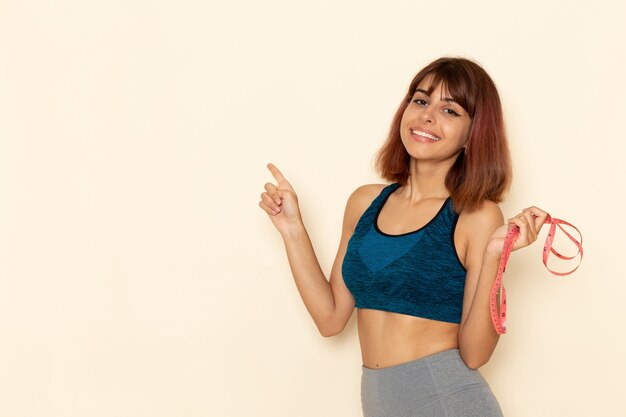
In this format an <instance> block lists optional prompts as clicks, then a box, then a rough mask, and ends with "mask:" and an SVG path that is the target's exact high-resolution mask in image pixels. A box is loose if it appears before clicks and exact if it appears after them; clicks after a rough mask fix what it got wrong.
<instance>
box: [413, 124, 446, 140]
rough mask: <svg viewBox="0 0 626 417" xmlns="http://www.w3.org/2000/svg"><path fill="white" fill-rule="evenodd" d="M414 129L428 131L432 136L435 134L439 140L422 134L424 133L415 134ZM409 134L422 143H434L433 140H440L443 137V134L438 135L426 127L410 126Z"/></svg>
mask: <svg viewBox="0 0 626 417" xmlns="http://www.w3.org/2000/svg"><path fill="white" fill-rule="evenodd" d="M414 130H415V131H419V132H424V133H426V134H428V135H431V136H435V137H437V138H439V140H433V139H431V138H429V137H426V136H422V135H418V134H414V133H413V131H414ZM409 135H411V137H412V138H413V139H415V140H416V141H418V142H422V143H433V142H439V141H440V140H441V139H442V138H441V136H438V135H436V134H435V133H433V132H432V131H430V130H428V129H424V128H422V127H410V128H409Z"/></svg>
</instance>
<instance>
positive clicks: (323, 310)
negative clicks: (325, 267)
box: [283, 224, 335, 335]
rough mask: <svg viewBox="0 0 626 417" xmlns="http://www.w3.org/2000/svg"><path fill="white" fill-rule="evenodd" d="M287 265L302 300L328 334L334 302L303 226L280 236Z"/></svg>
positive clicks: (323, 331) (316, 322) (329, 287)
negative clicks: (285, 253) (285, 252)
mask: <svg viewBox="0 0 626 417" xmlns="http://www.w3.org/2000/svg"><path fill="white" fill-rule="evenodd" d="M283 241H284V244H285V250H286V251H287V258H288V260H289V266H290V267H291V272H292V274H293V278H294V281H295V283H296V287H297V288H298V292H299V293H300V296H301V297H302V301H303V302H304V305H305V307H306V309H307V310H308V312H309V314H310V315H311V317H312V318H313V321H314V322H315V325H316V326H317V328H318V329H319V331H320V333H322V334H323V335H325V334H330V333H332V329H331V328H332V318H333V313H334V311H335V299H334V295H333V291H332V288H331V286H330V284H329V282H328V280H327V279H326V277H325V276H324V272H323V271H322V268H321V267H320V264H319V261H318V260H317V256H316V255H315V250H314V249H313V245H312V243H311V239H310V238H309V235H308V233H307V231H306V228H305V227H304V225H303V224H300V225H299V226H297V227H293V228H292V229H291V230H290V232H289V233H287V234H285V235H283Z"/></svg>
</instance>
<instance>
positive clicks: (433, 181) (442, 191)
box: [401, 158, 456, 203]
mask: <svg viewBox="0 0 626 417" xmlns="http://www.w3.org/2000/svg"><path fill="white" fill-rule="evenodd" d="M454 161H456V158H451V159H450V160H448V161H443V162H442V161H437V162H431V161H418V160H416V159H414V158H411V162H410V174H409V176H408V178H407V183H406V184H405V186H404V189H403V190H402V192H401V194H402V195H403V197H405V198H407V199H409V202H410V203H417V202H419V201H421V200H425V199H429V198H447V197H448V196H449V195H450V192H449V191H448V189H447V188H446V176H447V175H448V171H450V168H451V167H452V165H453V164H454Z"/></svg>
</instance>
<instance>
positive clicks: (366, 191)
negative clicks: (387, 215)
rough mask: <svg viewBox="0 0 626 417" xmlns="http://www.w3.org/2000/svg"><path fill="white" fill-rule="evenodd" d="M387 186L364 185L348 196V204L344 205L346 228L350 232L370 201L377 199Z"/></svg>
mask: <svg viewBox="0 0 626 417" xmlns="http://www.w3.org/2000/svg"><path fill="white" fill-rule="evenodd" d="M387 185H388V184H365V185H361V186H360V187H358V188H357V189H356V190H354V191H353V192H352V194H350V197H349V198H348V203H347V204H346V214H345V220H346V224H345V226H346V227H349V228H350V229H351V230H353V229H354V226H356V223H357V221H358V220H359V218H360V217H361V216H362V215H363V213H364V212H365V210H367V208H368V207H369V206H370V204H372V201H374V199H375V198H376V197H378V196H379V195H380V193H381V191H382V190H383V188H385V187H386V186H387Z"/></svg>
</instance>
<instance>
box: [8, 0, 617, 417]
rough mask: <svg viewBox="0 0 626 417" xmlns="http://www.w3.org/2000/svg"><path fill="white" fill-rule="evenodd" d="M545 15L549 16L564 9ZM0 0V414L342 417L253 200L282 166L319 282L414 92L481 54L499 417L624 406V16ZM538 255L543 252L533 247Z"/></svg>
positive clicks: (508, 6)
mask: <svg viewBox="0 0 626 417" xmlns="http://www.w3.org/2000/svg"><path fill="white" fill-rule="evenodd" d="M559 4H560V5H559ZM563 5H564V3H563V2H560V3H557V2H555V1H537V0H532V1H526V2H515V3H511V2H496V1H484V0H483V1H473V2H465V1H458V2H456V1H450V2H434V1H431V2H417V1H402V2H399V1H395V2H394V1H392V2H391V5H384V6H383V3H382V2H378V1H377V2H373V1H369V2H364V1H343V2H341V1H339V2H338V1H328V0H323V1H317V2H312V1H309V2H300V1H287V0H268V1H262V2H260V1H252V0H247V1H240V2H230V3H226V2H224V3H215V4H211V3H207V2H205V1H189V0H186V1H176V2H174V1H163V0H161V1H158V0H157V1H147V0H130V1H129V0H125V1H120V0H117V1H77V0H65V1H63V0H59V1H55V2H46V1H37V0H31V1H19V2H17V1H14V2H9V1H2V2H0V416H2V417H5V416H6V417H17V416H23V417H31V416H37V417H41V416H54V417H56V416H59V417H60V416H63V417H71V416H77V417H78V416H80V417H84V416H89V417H97V416H107V417H108V416H119V417H122V416H150V417H159V416H237V417H239V416H272V417H278V416H301V417H306V416H319V415H324V416H355V417H356V416H359V415H360V399H359V380H360V365H361V362H360V355H359V349H358V344H357V335H356V326H355V323H354V318H353V320H352V321H351V323H350V325H349V326H348V328H347V330H346V331H345V333H344V334H342V335H340V336H338V337H336V338H331V339H323V338H321V337H320V336H319V335H318V334H317V331H316V329H315V327H314V325H313V323H312V320H311V319H310V318H309V317H308V315H307V313H306V310H305V309H304V306H303V305H302V303H301V301H300V299H299V297H298V294H297V291H296V289H295V286H294V284H293V282H292V278H291V275H290V272H289V267H288V264H287V261H286V256H285V255H284V249H283V245H282V241H281V239H280V237H279V235H278V233H276V232H275V230H273V227H272V225H271V223H270V221H269V220H268V219H267V218H266V217H267V216H266V215H265V214H264V213H263V212H262V211H261V210H260V209H259V208H258V206H257V202H258V200H259V194H260V193H261V192H262V191H263V184H264V183H265V182H267V181H270V180H271V179H272V178H271V175H270V174H269V172H268V171H267V170H266V168H265V164H266V163H267V162H274V163H275V164H277V165H278V166H279V167H280V168H281V169H282V171H283V172H284V174H285V175H286V176H287V177H288V179H290V181H291V182H292V184H293V185H294V187H295V188H296V190H297V191H298V194H299V197H300V201H301V205H302V210H303V211H304V216H305V221H306V224H307V226H308V228H309V232H310V234H311V236H312V239H313V241H314V245H315V248H316V250H317V254H318V257H319V259H320V262H321V264H322V265H323V267H324V269H325V271H326V272H329V271H330V266H331V264H332V261H333V258H334V255H335V251H336V247H337V244H338V242H339V233H340V226H341V219H342V215H343V209H344V206H345V202H346V199H347V197H348V195H349V194H350V193H351V192H352V190H353V189H354V188H356V187H357V186H358V185H361V184H363V183H368V182H381V180H380V179H378V178H377V176H376V175H375V173H374V172H373V170H372V159H373V155H374V154H375V152H376V150H377V149H378V147H379V146H380V145H381V144H382V141H383V139H384V136H385V133H386V131H387V129H388V126H389V122H390V120H391V117H392V115H393V112H394V110H395V108H396V106H397V104H398V102H399V100H400V98H401V97H402V95H403V94H404V91H405V88H406V87H407V85H408V83H409V81H410V79H411V78H412V76H413V75H414V73H415V72H416V71H417V70H419V69H420V68H421V67H422V66H423V65H425V64H426V63H428V62H430V61H431V60H433V59H435V58H437V57H439V56H442V55H461V56H465V57H470V58H473V59H475V60H477V61H478V62H480V63H482V64H483V65H484V67H485V68H486V69H487V70H488V71H489V73H490V74H491V75H492V77H493V78H494V80H495V81H496V83H497V85H498V87H499V89H500V92H501V95H502V98H503V102H504V107H505V116H506V121H507V125H508V131H509V134H510V141H511V148H512V155H513V160H514V167H515V180H514V185H513V189H512V192H511V194H510V197H509V198H508V200H507V201H506V203H504V204H503V206H502V207H503V210H504V213H505V215H513V214H515V213H516V212H517V211H518V210H519V209H521V208H523V207H527V206H528V205H530V204H536V205H538V206H540V207H544V208H545V209H547V210H548V211H550V212H551V213H552V214H553V215H555V216H556V217H562V218H565V219H567V220H570V221H572V222H573V223H575V224H576V225H577V226H578V227H579V228H580V229H581V230H582V231H583V233H584V236H585V241H584V244H585V250H586V255H585V259H584V261H583V264H582V266H581V268H580V270H579V271H578V272H577V273H576V274H575V275H573V276H570V277H566V278H557V277H553V276H551V275H550V274H549V273H548V272H547V271H546V270H545V269H544V268H543V266H542V264H541V262H540V252H541V249H540V245H539V244H537V245H535V246H533V247H532V248H529V249H526V250H524V251H521V252H516V253H515V254H514V256H513V257H512V259H511V262H510V265H509V268H508V272H507V276H506V285H507V290H508V296H509V310H508V311H509V333H508V334H507V335H506V336H504V337H503V338H502V339H501V342H500V344H499V346H498V348H497V351H496V353H495V355H494V356H493V358H492V360H491V362H490V363H489V364H488V365H486V366H485V367H484V368H482V371H483V374H484V375H485V377H486V378H487V380H488V381H489V383H490V384H491V386H492V388H493V390H494V392H495V393H496V395H497V396H498V398H499V400H500V402H501V405H502V407H503V409H504V412H505V415H507V417H516V416H520V417H521V416H535V417H540V416H570V417H578V416H588V415H592V414H594V415H595V414H598V413H599V414H601V415H603V416H618V415H620V416H621V415H623V414H622V413H623V405H620V403H621V402H622V401H621V400H622V398H621V397H622V394H623V390H622V389H620V388H619V387H620V384H621V381H622V380H623V377H622V375H623V374H624V373H625V372H626V363H625V360H624V348H623V345H624V341H625V340H624V332H623V329H624V324H623V318H624V315H625V313H626V311H625V307H624V304H625V303H624V302H623V301H622V299H623V294H624V292H625V291H626V283H625V280H624V272H623V267H622V265H620V264H621V263H622V261H623V257H624V256H623V253H624V252H623V249H622V248H623V244H622V242H621V239H622V238H623V236H624V235H625V233H624V232H625V231H626V227H625V226H624V221H623V215H622V214H623V213H622V211H623V203H622V201H623V198H622V190H623V187H624V185H623V184H624V181H625V180H626V175H625V171H624V162H623V158H624V151H626V146H625V145H624V138H625V137H626V136H625V135H624V131H626V122H625V120H626V117H624V111H625V110H626V106H625V105H626V99H625V97H626V84H625V83H624V81H623V77H624V73H626V56H625V53H624V51H626V45H625V41H624V40H625V39H626V29H624V24H623V23H624V21H626V8H625V6H624V2H621V1H619V0H614V1H599V2H593V3H591V2H587V3H584V4H582V5H578V6H573V5H570V6H567V7H565V6H563ZM542 238H543V236H542Z"/></svg>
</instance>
